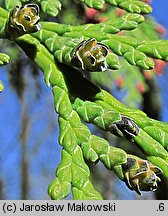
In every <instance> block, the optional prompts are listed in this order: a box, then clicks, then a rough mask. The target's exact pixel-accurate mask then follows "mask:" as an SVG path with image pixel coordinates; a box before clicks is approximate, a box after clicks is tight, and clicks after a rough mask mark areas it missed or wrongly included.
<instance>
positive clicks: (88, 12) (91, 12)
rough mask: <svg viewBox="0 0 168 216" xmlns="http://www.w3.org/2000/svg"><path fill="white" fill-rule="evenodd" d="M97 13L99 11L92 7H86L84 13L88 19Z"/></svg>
mask: <svg viewBox="0 0 168 216" xmlns="http://www.w3.org/2000/svg"><path fill="white" fill-rule="evenodd" d="M98 13H99V11H98V10H96V9H94V8H87V9H86V10H85V15H86V17H87V18H88V19H94V18H95V16H96V15H97V14H98Z"/></svg>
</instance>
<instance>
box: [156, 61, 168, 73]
mask: <svg viewBox="0 0 168 216" xmlns="http://www.w3.org/2000/svg"><path fill="white" fill-rule="evenodd" d="M154 62H155V67H154V72H155V73H156V74H157V75H162V74H163V73H164V69H165V67H166V65H167V63H166V62H164V61H162V60H158V59H154Z"/></svg>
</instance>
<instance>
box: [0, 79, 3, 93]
mask: <svg viewBox="0 0 168 216" xmlns="http://www.w3.org/2000/svg"><path fill="white" fill-rule="evenodd" d="M3 90H4V84H3V83H2V82H1V81H0V93H1V92H2V91H3Z"/></svg>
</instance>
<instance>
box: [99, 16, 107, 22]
mask: <svg viewBox="0 0 168 216" xmlns="http://www.w3.org/2000/svg"><path fill="white" fill-rule="evenodd" d="M98 20H99V22H100V23H101V22H105V21H107V20H108V17H105V16H104V17H100V18H98Z"/></svg>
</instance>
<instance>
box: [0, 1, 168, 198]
mask: <svg viewBox="0 0 168 216" xmlns="http://www.w3.org/2000/svg"><path fill="white" fill-rule="evenodd" d="M144 1H145V0H144ZM61 2H62V4H63V7H62V10H61V12H60V14H59V15H58V16H57V17H56V18H52V19H51V18H48V17H46V16H45V15H44V20H51V21H56V22H61V23H69V24H76V25H77V24H83V23H99V22H102V21H105V20H108V19H110V18H116V17H120V16H122V15H123V14H124V11H123V10H121V9H116V8H113V7H110V6H107V7H105V8H104V9H103V11H102V12H101V13H100V12H98V11H96V10H93V9H89V8H86V7H84V6H83V5H82V4H79V3H78V4H77V3H76V4H74V2H75V0H69V1H66V0H62V1H61ZM145 2H148V3H150V4H151V5H152V7H153V12H152V14H151V16H146V22H145V23H144V24H141V25H140V26H139V27H138V28H137V29H136V30H133V31H131V32H127V31H122V32H120V33H119V34H121V35H130V36H133V37H135V38H137V39H139V40H143V39H150V40H155V39H161V38H165V39H168V35H167V30H166V28H168V17H167V8H168V1H166V0H162V1H157V0H153V1H151V0H146V1H145ZM2 4H3V3H0V6H1V5H2ZM70 5H71V6H70ZM0 50H1V52H4V53H7V54H9V55H10V56H11V61H10V63H9V64H8V65H6V66H3V67H0V79H1V80H2V82H3V83H4V85H5V90H4V91H3V92H2V93H1V94H0V107H1V108H0V199H49V197H48V195H47V187H48V185H49V183H50V182H51V181H52V179H53V178H54V174H55V170H56V167H57V166H58V164H59V161H60V150H61V147H60V146H59V144H58V133H59V129H58V125H57V115H56V114H55V112H54V105H53V96H52V93H51V89H50V88H48V87H46V85H45V83H44V80H43V76H42V73H41V72H40V71H39V70H38V68H36V67H35V65H34V64H33V63H32V62H31V61H30V60H29V59H28V58H27V57H26V56H25V54H24V53H23V52H22V51H21V50H20V49H19V48H18V47H17V46H16V45H15V44H14V43H13V42H10V41H4V40H0ZM155 62H156V65H155V68H154V69H153V70H151V71H143V70H140V69H139V68H137V67H133V66H130V65H129V64H128V63H127V62H126V61H125V60H123V59H121V69H120V70H119V71H108V72H107V73H92V75H91V77H90V79H91V80H92V81H93V82H95V83H97V84H99V85H101V86H102V87H103V88H104V89H106V90H108V91H109V92H111V93H112V94H113V95H114V96H115V97H117V98H118V99H119V100H121V101H122V102H123V103H125V104H127V105H128V106H131V107H137V108H139V109H142V110H144V111H145V112H146V113H147V114H148V116H150V117H151V118H154V119H159V120H162V121H165V122H168V100H167V99H168V96H167V95H168V88H167V83H168V67H167V63H165V62H162V61H160V60H156V61H155ZM130 83H131V85H130ZM89 127H90V129H91V130H92V133H94V134H97V135H100V136H102V137H104V138H106V139H108V141H109V142H110V143H111V145H114V146H118V147H122V148H124V150H126V151H127V152H128V153H134V154H136V155H139V156H141V155H142V152H140V150H139V149H138V148H136V147H135V146H134V145H133V144H132V143H130V142H128V141H127V140H124V139H118V138H116V137H115V136H112V135H110V134H109V133H105V132H103V131H101V130H99V129H97V128H96V127H94V126H89ZM88 165H89V166H90V169H91V173H92V176H91V178H92V181H93V182H94V185H95V187H96V188H97V190H98V191H99V192H100V193H101V194H102V196H103V197H104V199H118V200H119V199H128V200H132V199H168V184H167V183H166V182H165V181H164V179H162V184H161V185H160V186H159V189H158V191H157V192H144V193H143V196H142V197H141V196H138V195H136V193H135V192H132V191H130V190H129V189H128V188H127V187H126V186H125V184H124V183H123V182H121V181H120V180H119V179H118V178H117V177H116V176H115V175H114V174H113V172H111V171H109V170H106V169H105V168H104V167H103V165H102V164H100V163H98V164H96V165H93V164H90V163H89V162H88ZM68 199H71V196H70V197H68Z"/></svg>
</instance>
